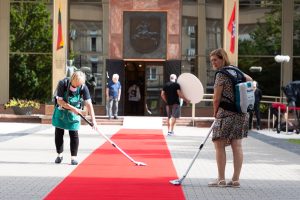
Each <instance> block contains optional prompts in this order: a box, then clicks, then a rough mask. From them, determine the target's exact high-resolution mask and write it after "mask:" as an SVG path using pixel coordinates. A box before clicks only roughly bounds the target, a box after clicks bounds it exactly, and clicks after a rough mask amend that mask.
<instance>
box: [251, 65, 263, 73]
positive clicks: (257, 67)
mask: <svg viewBox="0 0 300 200" xmlns="http://www.w3.org/2000/svg"><path fill="white" fill-rule="evenodd" d="M249 71H250V72H261V71H262V67H261V66H251V67H250V68H249Z"/></svg>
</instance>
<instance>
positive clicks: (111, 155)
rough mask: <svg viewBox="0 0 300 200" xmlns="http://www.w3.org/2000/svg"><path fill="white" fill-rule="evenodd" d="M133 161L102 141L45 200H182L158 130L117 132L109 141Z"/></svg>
mask: <svg viewBox="0 0 300 200" xmlns="http://www.w3.org/2000/svg"><path fill="white" fill-rule="evenodd" d="M111 139H112V140H113V141H114V142H115V143H116V144H117V145H118V146H119V147H120V148H121V149H122V150H124V151H125V152H126V153H127V154H128V155H129V156H131V157H132V158H133V159H134V160H135V161H139V162H144V163H146V164H147V165H146V166H137V165H135V164H134V163H133V162H131V161H130V160H129V159H128V158H126V157H125V156H124V155H123V154H122V153H121V152H119V150H117V149H116V148H114V147H113V146H112V145H111V144H110V143H108V142H106V143H105V144H103V145H102V146H100V147H99V148H98V149H96V150H95V151H94V152H93V153H92V154H91V155H90V156H88V157H87V158H86V159H85V160H84V161H83V162H82V163H81V164H80V165H78V167H77V168H76V169H75V170H74V171H73V172H72V173H71V174H70V175H69V176H67V177H66V178H65V179H64V180H63V181H62V182H61V183H60V184H59V185H58V186H57V187H56V188H54V190H53V191H51V192H50V193H49V194H48V195H47V196H46V197H45V199H101V200H106V199H110V200H122V199H126V200H129V199H130V200H150V199H151V200H154V199H155V200H167V199H170V200H174V199H176V200H182V199H185V197H184V194H183V190H182V188H181V186H174V185H172V184H170V183H169V181H170V180H173V179H177V178H178V177H177V174H176V171H175V168H174V165H173V162H172V159H171V155H170V152H169V150H168V147H167V144H166V141H165V138H164V136H163V133H162V130H156V129H155V130H154V129H153V130H149V129H148V130H145V129H121V130H120V131H119V132H118V133H116V134H115V135H114V136H113V137H112V138H111Z"/></svg>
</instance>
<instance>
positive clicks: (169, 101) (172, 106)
mask: <svg viewBox="0 0 300 200" xmlns="http://www.w3.org/2000/svg"><path fill="white" fill-rule="evenodd" d="M176 79H177V76H176V75H175V74H171V75H170V81H169V82H167V83H166V84H165V85H164V87H163V89H162V91H161V98H162V99H163V101H164V102H165V103H166V111H167V116H168V120H167V125H168V135H174V127H175V125H176V119H178V118H179V117H180V100H179V98H182V99H183V100H184V101H185V102H187V103H189V102H190V100H189V99H186V97H185V96H184V95H183V94H182V92H181V90H180V85H179V84H178V83H177V82H176Z"/></svg>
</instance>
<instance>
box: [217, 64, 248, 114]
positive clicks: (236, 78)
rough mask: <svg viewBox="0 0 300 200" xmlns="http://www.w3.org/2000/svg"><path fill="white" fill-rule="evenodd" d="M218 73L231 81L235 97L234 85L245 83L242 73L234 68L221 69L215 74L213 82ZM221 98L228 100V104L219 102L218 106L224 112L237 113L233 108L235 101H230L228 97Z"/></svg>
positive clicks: (234, 107)
mask: <svg viewBox="0 0 300 200" xmlns="http://www.w3.org/2000/svg"><path fill="white" fill-rule="evenodd" d="M218 73H222V74H224V75H226V76H227V77H228V78H229V79H230V80H231V84H232V89H233V95H235V85H236V84H238V83H242V82H245V81H246V77H245V76H244V73H243V72H242V71H241V70H239V69H238V68H237V67H235V66H226V67H222V68H221V69H220V70H218V71H217V72H216V73H215V80H216V76H217V74H218ZM222 97H223V98H225V99H227V100H229V102H225V101H221V102H220V105H219V106H220V107H221V108H223V109H225V110H229V111H232V112H237V108H236V106H235V99H234V100H232V99H230V98H229V97H227V96H224V95H223V94H222ZM234 98H235V97H234Z"/></svg>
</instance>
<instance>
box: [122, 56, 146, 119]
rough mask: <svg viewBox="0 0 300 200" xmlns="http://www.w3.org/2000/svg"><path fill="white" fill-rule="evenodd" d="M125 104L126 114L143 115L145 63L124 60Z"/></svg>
mask: <svg viewBox="0 0 300 200" xmlns="http://www.w3.org/2000/svg"><path fill="white" fill-rule="evenodd" d="M125 77H126V80H125V85H124V86H125V88H124V89H125V90H124V93H125V94H124V96H125V101H124V102H125V104H124V105H125V106H124V114H125V115H127V116H144V105H145V63H144V62H137V61H126V62H125Z"/></svg>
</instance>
